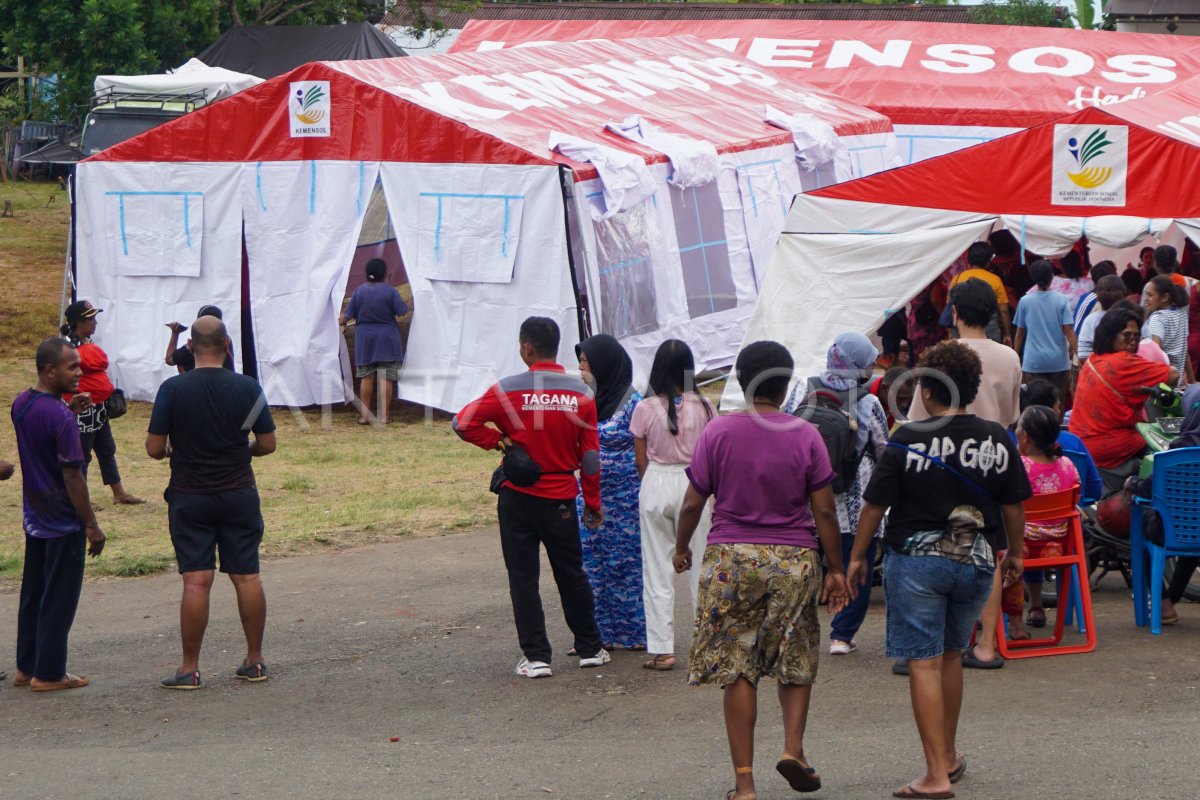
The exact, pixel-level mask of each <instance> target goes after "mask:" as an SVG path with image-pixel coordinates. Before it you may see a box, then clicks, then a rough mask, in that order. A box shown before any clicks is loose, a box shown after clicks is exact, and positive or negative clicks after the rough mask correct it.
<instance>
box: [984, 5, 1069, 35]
mask: <svg viewBox="0 0 1200 800" xmlns="http://www.w3.org/2000/svg"><path fill="white" fill-rule="evenodd" d="M1059 13H1060V12H1059V10H1058V6H1057V5H1056V4H1055V3H1052V2H1048V0H1003V2H1000V1H999V0H984V2H983V3H982V4H981V5H978V6H974V7H973V8H971V9H970V10H969V11H968V12H967V16H968V18H969V19H970V20H971V22H973V23H975V24H977V25H1026V26H1029V27H1034V28H1060V27H1062V24H1063V22H1062V19H1061V18H1060V17H1059Z"/></svg>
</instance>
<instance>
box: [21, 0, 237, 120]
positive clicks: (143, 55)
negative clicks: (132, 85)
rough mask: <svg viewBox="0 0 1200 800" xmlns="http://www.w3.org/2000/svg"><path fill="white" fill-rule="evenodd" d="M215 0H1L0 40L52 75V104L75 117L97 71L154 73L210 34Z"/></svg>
mask: <svg viewBox="0 0 1200 800" xmlns="http://www.w3.org/2000/svg"><path fill="white" fill-rule="evenodd" d="M216 3H217V0H171V2H147V1H146V0H82V1H81V0H39V1H38V2H32V3H31V2H28V0H0V31H3V34H0V36H2V39H0V43H2V44H3V50H4V52H5V53H6V54H7V55H8V58H6V59H5V60H7V61H15V60H16V56H17V55H23V56H24V57H25V61H26V63H27V64H31V65H37V69H38V70H39V72H40V73H41V74H43V75H47V76H55V77H54V90H53V108H54V111H55V113H56V114H57V116H58V117H59V118H61V119H72V118H77V117H78V116H80V111H81V110H83V109H84V108H85V107H86V105H87V100H88V97H89V96H90V94H91V90H92V81H93V80H94V79H95V77H96V75H102V74H111V73H125V74H137V73H143V72H161V71H162V70H164V69H167V68H169V67H175V66H178V65H179V64H180V63H181V62H182V61H185V60H186V59H187V57H188V56H190V55H192V54H193V53H194V52H196V51H197V50H198V49H200V48H203V47H204V46H206V45H207V44H208V43H209V42H211V41H212V40H213V38H214V37H215V36H216V33H217V13H216V12H217V5H216Z"/></svg>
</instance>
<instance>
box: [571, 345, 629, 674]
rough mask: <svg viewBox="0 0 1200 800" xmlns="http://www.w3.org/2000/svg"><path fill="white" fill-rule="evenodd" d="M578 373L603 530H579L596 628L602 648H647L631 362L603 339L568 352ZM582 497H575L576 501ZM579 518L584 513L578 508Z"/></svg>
mask: <svg viewBox="0 0 1200 800" xmlns="http://www.w3.org/2000/svg"><path fill="white" fill-rule="evenodd" d="M575 355H576V356H578V358H579V371H580V372H581V373H582V374H583V379H584V381H586V382H587V384H588V385H589V386H590V387H591V388H592V391H593V392H595V394H596V417H597V420H598V427H599V433H600V500H601V503H602V506H603V508H604V524H602V525H601V526H600V527H598V528H593V529H589V528H587V527H586V526H582V525H581V528H580V530H581V533H582V539H583V569H584V571H585V572H586V573H587V576H588V580H589V581H590V582H591V584H592V594H593V595H594V596H595V598H596V622H597V623H598V624H599V626H600V635H601V637H602V638H603V639H604V646H605V648H612V647H614V646H616V647H625V648H627V649H629V650H644V649H646V613H645V610H644V607H643V605H642V543H641V527H640V524H639V520H638V489H639V487H640V485H641V481H640V480H639V479H638V472H637V463H636V461H635V459H634V448H633V433H632V432H631V431H630V430H629V423H630V421H631V420H632V419H633V409H634V407H636V406H637V404H638V402H639V401H640V400H641V399H642V396H641V394H639V393H638V392H637V391H636V390H635V389H634V388H633V362H632V361H631V360H630V358H629V354H628V353H626V352H625V348H623V347H621V345H620V343H619V342H618V341H617V340H616V339H614V338H613V337H611V336H609V335H608V334H606V333H601V334H597V335H596V336H592V337H591V338H589V339H586V340H585V341H583V342H580V343H579V344H577V345H576V346H575ZM581 496H582V495H581ZM578 513H579V514H580V516H581V518H582V515H583V505H582V503H580V505H579V508H578Z"/></svg>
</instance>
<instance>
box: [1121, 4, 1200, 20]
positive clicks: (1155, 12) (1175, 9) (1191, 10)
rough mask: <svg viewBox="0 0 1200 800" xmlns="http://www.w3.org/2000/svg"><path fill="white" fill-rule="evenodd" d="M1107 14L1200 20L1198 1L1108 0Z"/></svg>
mask: <svg viewBox="0 0 1200 800" xmlns="http://www.w3.org/2000/svg"><path fill="white" fill-rule="evenodd" d="M1105 12H1106V13H1108V14H1111V15H1113V16H1115V17H1155V18H1158V17H1182V18H1186V19H1197V18H1200V2H1197V0H1108V5H1107V6H1106V7H1105Z"/></svg>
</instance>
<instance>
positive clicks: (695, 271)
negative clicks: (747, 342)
mask: <svg viewBox="0 0 1200 800" xmlns="http://www.w3.org/2000/svg"><path fill="white" fill-rule="evenodd" d="M670 192H671V212H672V214H673V215H674V218H675V235H676V237H677V240H678V242H679V261H680V267H681V269H682V271H683V285H684V291H686V293H687V304H688V314H689V315H690V316H691V318H692V319H695V318H696V317H703V316H706V315H708V314H716V313H717V312H719V311H727V310H729V309H731V308H737V289H736V287H735V286H734V283H733V272H732V271H731V269H730V266H729V243H728V242H727V241H726V239H725V219H724V214H725V210H724V208H723V207H722V205H721V192H720V190H719V189H718V187H717V184H716V182H715V181H714V182H712V183H708V184H705V185H704V186H700V187H696V188H692V189H680V188H679V187H677V186H671V187H670Z"/></svg>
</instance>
